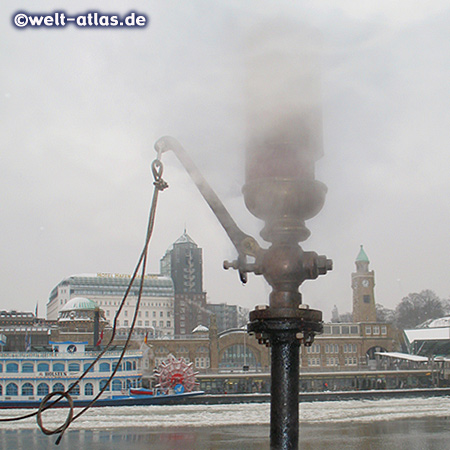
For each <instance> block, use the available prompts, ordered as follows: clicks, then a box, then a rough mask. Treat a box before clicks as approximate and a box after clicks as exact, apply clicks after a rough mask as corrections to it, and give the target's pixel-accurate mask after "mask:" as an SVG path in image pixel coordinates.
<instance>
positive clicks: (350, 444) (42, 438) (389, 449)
mask: <svg viewBox="0 0 450 450" xmlns="http://www.w3.org/2000/svg"><path fill="white" fill-rule="evenodd" d="M269 409H270V405H269V404H238V405H179V406H144V407H120V408H112V407H111V408H94V409H92V410H90V411H88V412H87V413H86V414H85V415H84V416H82V417H80V418H79V419H78V420H77V421H76V422H74V423H73V424H72V425H71V427H70V428H69V430H67V431H66V433H65V435H64V437H63V439H62V441H61V443H60V445H59V446H55V436H46V435H44V434H42V432H41V431H40V430H39V429H38V428H37V425H36V421H35V419H33V418H31V419H26V420H24V421H20V422H8V423H0V448H1V449H2V450H3V449H4V450H10V449H11V450H22V449H23V450H43V449H55V450H56V449H62V450H73V449H76V450H81V449H83V450H84V449H90V450H91V449H92V450H106V449H108V450H122V449H127V450H144V449H145V450H153V449H155V450H156V449H157V450H172V449H173V450H203V449H205V450H206V449H214V450H228V449H231V450H232V449H255V450H256V449H258V450H264V449H269V437H268V436H269V422H270V419H269ZM24 412H29V411H24V410H22V411H19V410H15V411H10V410H0V416H1V417H8V416H11V415H19V414H21V413H24ZM66 412H67V410H61V409H60V410H52V411H47V412H46V413H45V415H44V423H45V426H46V427H48V428H52V427H56V426H58V425H59V424H61V423H62V422H63V421H64V420H65V414H66ZM300 448H301V449H314V450H317V449H327V450H331V449H349V450H357V449H364V450H371V449H373V450H385V449H386V450H397V449H398V450H402V449H407V450H415V449H417V450H424V449H439V450H440V449H449V448H450V399H449V398H446V397H433V398H415V399H403V400H402V399H400V400H399V399H389V400H376V401H369V400H358V401H342V402H316V403H302V404H301V405H300Z"/></svg>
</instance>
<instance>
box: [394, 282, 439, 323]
mask: <svg viewBox="0 0 450 450" xmlns="http://www.w3.org/2000/svg"><path fill="white" fill-rule="evenodd" d="M444 314H445V312H444V305H443V302H442V300H441V299H440V298H439V297H438V296H437V295H436V294H435V293H434V292H433V291H431V290H429V289H427V290H424V291H421V292H420V293H418V294H417V293H415V292H414V293H411V294H409V295H408V296H407V297H404V298H403V299H402V301H401V302H400V303H399V304H398V305H397V307H396V308H395V323H396V325H397V327H398V328H401V329H406V328H415V327H416V326H418V325H420V324H423V323H424V322H427V321H429V320H432V319H437V318H439V317H442V316H443V315H444Z"/></svg>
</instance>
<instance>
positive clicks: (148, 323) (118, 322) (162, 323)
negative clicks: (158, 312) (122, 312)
mask: <svg viewBox="0 0 450 450" xmlns="http://www.w3.org/2000/svg"><path fill="white" fill-rule="evenodd" d="M108 313H109V311H106V316H107V317H109V314H108ZM117 326H118V327H119V326H120V320H118V321H117ZM123 326H124V327H128V326H129V321H128V319H125V320H124V321H123ZM137 326H138V327H142V326H144V327H150V321H149V320H145V321H144V322H143V321H142V320H138V321H137ZM151 326H152V327H157V326H158V325H157V321H156V320H152V324H151ZM171 326H172V323H171V321H170V320H167V321H166V328H170V327H171ZM159 328H164V320H160V321H159Z"/></svg>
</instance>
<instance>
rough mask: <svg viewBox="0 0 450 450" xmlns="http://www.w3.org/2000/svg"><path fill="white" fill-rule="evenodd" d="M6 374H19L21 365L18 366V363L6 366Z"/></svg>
mask: <svg viewBox="0 0 450 450" xmlns="http://www.w3.org/2000/svg"><path fill="white" fill-rule="evenodd" d="M6 372H9V373H18V372H19V364H17V363H8V364H6Z"/></svg>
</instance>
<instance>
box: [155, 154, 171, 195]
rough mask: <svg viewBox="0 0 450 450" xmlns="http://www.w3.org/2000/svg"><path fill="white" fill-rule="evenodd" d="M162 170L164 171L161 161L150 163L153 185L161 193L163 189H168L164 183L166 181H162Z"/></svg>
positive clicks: (156, 160)
mask: <svg viewBox="0 0 450 450" xmlns="http://www.w3.org/2000/svg"><path fill="white" fill-rule="evenodd" d="M163 170H164V166H163V163H162V162H161V160H159V159H155V160H154V161H153V162H152V173H153V178H154V180H155V181H154V182H153V185H154V186H155V187H156V188H157V189H158V190H159V191H163V190H164V189H166V188H168V187H169V185H168V184H167V183H166V181H164V180H163V179H162V174H163Z"/></svg>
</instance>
